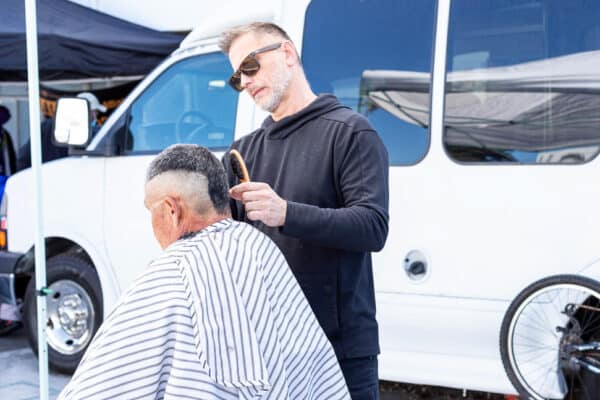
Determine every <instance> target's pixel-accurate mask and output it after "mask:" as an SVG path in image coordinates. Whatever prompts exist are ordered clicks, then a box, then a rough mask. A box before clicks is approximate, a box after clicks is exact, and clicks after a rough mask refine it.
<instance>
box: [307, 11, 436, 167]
mask: <svg viewBox="0 0 600 400" xmlns="http://www.w3.org/2000/svg"><path fill="white" fill-rule="evenodd" d="M434 11H435V4H434V1H430V0H335V1H332V0H313V1H312V2H311V4H310V6H309V7H308V10H307V13H306V19H305V28H304V41H303V55H302V58H303V63H304V68H305V72H306V76H307V78H308V80H309V82H310V83H311V86H312V88H313V90H314V91H315V92H316V93H333V94H335V95H336V96H337V97H338V99H339V100H340V102H342V103H343V104H346V105H348V106H350V107H352V108H353V109H355V110H356V111H358V112H360V113H362V114H364V115H366V116H367V117H368V118H369V120H370V121H371V124H372V125H373V126H374V127H375V129H376V130H377V131H378V132H379V135H380V136H381V138H382V139H383V142H384V143H385V145H386V146H387V149H388V152H389V156H390V162H391V163H392V164H414V163H416V162H417V161H419V160H420V159H421V158H423V156H424V155H425V153H426V152H427V148H428V146H429V130H428V124H429V81H430V72H431V50H432V44H433V22H434ZM399 89H402V90H408V95H409V97H410V100H411V101H410V104H399V103H397V102H396V91H397V90H399ZM407 110H411V111H412V112H414V113H417V114H419V116H418V117H410V116H408V112H407Z"/></svg>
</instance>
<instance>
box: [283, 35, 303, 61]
mask: <svg viewBox="0 0 600 400" xmlns="http://www.w3.org/2000/svg"><path fill="white" fill-rule="evenodd" d="M283 52H284V54H285V63H286V64H287V66H288V67H291V66H293V65H294V64H299V63H300V60H298V53H296V48H295V47H294V45H293V44H292V42H290V41H289V40H286V41H285V42H283Z"/></svg>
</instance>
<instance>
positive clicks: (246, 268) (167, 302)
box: [59, 219, 350, 400]
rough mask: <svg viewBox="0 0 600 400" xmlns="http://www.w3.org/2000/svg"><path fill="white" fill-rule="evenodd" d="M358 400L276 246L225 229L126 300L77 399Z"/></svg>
mask: <svg viewBox="0 0 600 400" xmlns="http://www.w3.org/2000/svg"><path fill="white" fill-rule="evenodd" d="M252 398H261V399H277V400H283V399H302V400H305V399H315V400H316V399H318V400H322V399H350V396H349V394H348V390H347V388H346V383H345V381H344V377H343V375H342V372H341V370H340V367H339V365H338V363H337V360H336V358H335V354H334V352H333V348H332V346H331V344H330V343H329V342H328V341H327V339H326V337H325V334H324V333H323V331H322V330H321V328H320V327H319V325H318V322H317V320H316V318H315V316H314V314H313V313H312V311H311V309H310V306H309V304H308V302H307V301H306V298H305V297H304V295H303V293H302V291H301V289H300V287H299V285H298V283H297V282H296V280H295V278H294V276H293V274H292V272H291V271H290V269H289V267H288V265H287V263H286V262H285V259H284V257H283V256H282V254H281V252H280V251H279V249H278V248H277V247H276V246H275V244H274V243H273V242H272V241H271V240H270V239H269V238H267V237H266V236H265V235H264V234H262V233H261V232H259V231H258V230H256V229H254V228H253V227H251V226H250V225H247V224H244V223H239V222H235V221H233V220H231V219H226V220H222V221H220V222H218V223H216V224H213V225H211V226H209V227H208V228H206V229H204V230H202V231H200V232H198V233H197V234H196V235H194V236H193V237H191V238H187V239H181V240H179V241H177V242H175V243H174V244H172V245H171V246H169V247H168V248H167V249H166V251H165V252H164V253H163V255H162V256H161V257H159V258H158V259H157V260H155V261H154V262H152V263H151V264H150V266H149V267H148V268H147V270H146V271H145V272H144V273H143V274H142V276H141V277H139V278H138V279H137V280H136V281H135V283H134V284H133V286H132V287H131V288H130V289H129V290H128V291H127V292H126V293H125V294H124V295H123V297H122V298H121V299H120V300H119V304H118V305H117V307H116V308H115V310H114V311H113V312H112V313H111V314H110V316H109V317H108V318H107V319H106V321H105V322H104V324H103V325H102V326H101V327H100V329H99V330H98V333H97V334H96V337H95V338H94V340H93V341H92V343H91V344H90V347H89V349H88V350H87V352H86V354H85V356H84V358H83V359H82V361H81V363H80V364H79V367H78V368H77V371H76V372H75V374H74V375H73V378H72V379H71V381H70V382H69V384H68V385H67V386H66V387H65V389H64V390H63V391H62V393H61V394H60V396H59V399H60V400H69V399H77V400H79V399H82V400H83V399H86V400H95V399H126V400H134V399H222V400H228V399H252Z"/></svg>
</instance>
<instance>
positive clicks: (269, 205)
mask: <svg viewBox="0 0 600 400" xmlns="http://www.w3.org/2000/svg"><path fill="white" fill-rule="evenodd" d="M229 195H230V196H231V198H233V199H235V200H238V201H241V202H242V203H243V204H244V207H246V216H247V217H248V219H249V220H250V221H261V222H263V223H264V224H265V225H268V226H272V227H276V226H283V224H284V222H285V214H286V212H287V202H286V201H285V200H284V199H282V198H281V197H279V196H278V195H277V193H275V191H273V189H272V188H271V186H269V185H268V184H266V183H263V182H247V183H240V184H239V185H236V186H234V187H232V188H231V189H229Z"/></svg>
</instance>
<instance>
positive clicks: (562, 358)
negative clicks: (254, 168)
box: [500, 275, 600, 400]
mask: <svg viewBox="0 0 600 400" xmlns="http://www.w3.org/2000/svg"><path fill="white" fill-rule="evenodd" d="M559 291H560V292H559ZM543 296H546V297H543ZM574 299H577V300H574ZM567 305H573V306H575V307H571V308H570V309H572V310H577V311H575V312H574V314H573V316H572V319H574V320H575V321H576V323H573V322H571V320H570V319H569V317H568V316H567V314H565V313H562V312H559V311H560V309H561V307H564V310H566V308H567ZM527 307H532V308H530V311H529V314H526V308H527ZM547 311H548V312H547ZM527 315H528V316H527ZM522 316H523V318H522V319H521V317H522ZM565 320H566V322H565V323H564V324H563V325H559V321H560V322H564V321H565ZM518 323H520V328H517V324H518ZM576 324H579V325H581V326H580V330H579V334H576V332H577V331H576ZM519 329H521V330H519ZM551 332H554V337H555V339H553V341H552V342H550V343H549V342H548V341H545V340H543V339H544V338H543V337H542V335H546V337H550V336H551V334H550V333H551ZM524 333H525V334H528V333H531V334H528V335H524ZM577 336H578V337H577ZM573 340H576V343H577V344H581V343H589V342H590V341H594V342H597V341H600V283H599V282H597V281H595V280H593V279H590V278H587V277H583V276H579V275H556V276H551V277H548V278H544V279H542V280H539V281H537V282H535V283H533V284H531V285H529V286H528V287H526V288H525V289H523V291H521V293H519V295H518V296H517V297H516V298H515V299H514V300H513V301H512V303H511V304H510V306H509V308H508V310H507V311H506V314H505V316H504V319H503V321H502V326H501V329H500V353H501V357H502V363H503V365H504V370H505V371H506V374H507V375H508V378H509V379H510V381H511V383H512V384H513V386H514V387H515V389H517V391H518V392H519V395H520V396H521V398H522V399H531V400H545V399H549V398H557V397H556V396H554V397H549V396H548V397H546V396H545V395H544V394H541V393H538V392H537V391H536V389H535V388H537V387H538V386H539V385H537V383H536V384H534V383H533V382H532V381H533V379H531V380H528V379H527V377H526V376H525V375H528V376H529V377H532V378H533V377H534V376H535V377H537V375H535V374H537V373H538V372H539V371H544V368H547V369H546V370H545V372H546V374H547V376H555V377H556V375H550V373H552V372H554V371H553V368H554V369H555V370H556V373H557V374H558V375H560V376H562V378H564V380H563V381H562V382H563V383H564V384H565V386H564V388H566V389H567V390H568V391H567V392H566V394H564V396H563V397H562V398H563V399H569V400H592V399H598V398H600V397H599V396H600V374H595V373H593V372H590V371H589V370H588V369H586V368H581V367H579V368H578V367H577V366H576V365H575V364H574V363H568V362H567V361H566V360H567V359H569V357H568V356H566V354H572V353H566V352H565V349H566V348H567V347H565V346H566V345H568V344H569V343H574V342H573ZM577 340H579V341H577ZM555 342H558V343H556V346H554V343H555ZM515 343H517V344H515ZM516 347H520V348H523V347H525V350H519V351H518V352H517V353H515V348H516ZM554 347H556V348H554ZM519 352H520V353H521V355H520V356H518V355H516V354H518V353H519ZM527 353H529V354H527ZM542 353H543V354H546V355H548V357H547V358H544V357H536V356H537V355H538V354H542ZM532 355H533V357H532ZM552 358H555V359H556V364H554V363H552V362H550V363H546V362H547V360H549V359H552ZM592 358H593V359H594V360H595V361H594V362H598V363H600V353H597V354H593V356H592ZM519 359H520V360H526V359H527V361H523V363H524V364H523V365H521V367H522V368H519V363H520V361H518V360H519ZM527 363H529V365H528V367H526V366H525V364H527ZM531 365H539V370H537V371H536V370H533V372H531V373H530V372H529V371H530V370H531V368H530V366H531ZM540 379H541V378H540ZM558 380H561V379H558ZM544 384H546V383H544ZM559 386H560V385H559ZM548 387H549V386H548ZM548 387H546V391H548V389H547V388H548ZM540 388H541V386H540ZM540 392H541V390H540Z"/></svg>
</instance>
